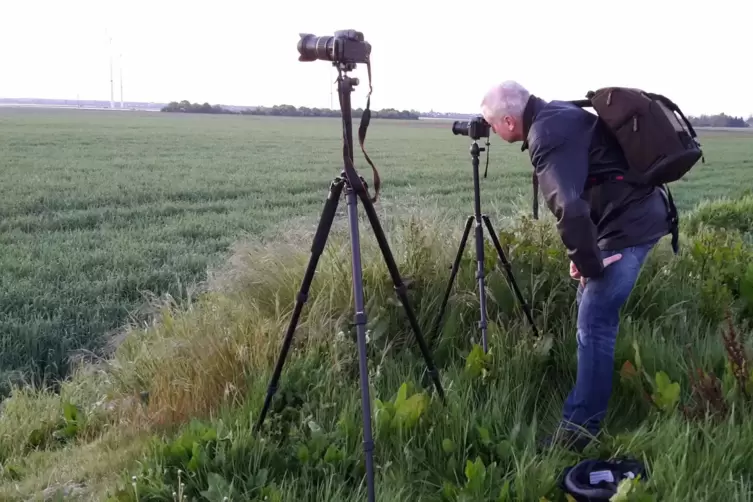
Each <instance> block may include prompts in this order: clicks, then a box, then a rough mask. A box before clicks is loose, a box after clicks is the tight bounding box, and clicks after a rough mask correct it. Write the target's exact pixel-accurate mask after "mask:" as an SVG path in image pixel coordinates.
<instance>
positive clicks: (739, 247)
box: [0, 209, 753, 501]
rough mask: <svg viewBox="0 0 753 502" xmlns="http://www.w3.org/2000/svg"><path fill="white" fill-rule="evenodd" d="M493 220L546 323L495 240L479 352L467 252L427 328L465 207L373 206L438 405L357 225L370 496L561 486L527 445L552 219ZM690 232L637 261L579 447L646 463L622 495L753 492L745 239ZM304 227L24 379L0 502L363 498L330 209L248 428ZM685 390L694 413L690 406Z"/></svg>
mask: <svg viewBox="0 0 753 502" xmlns="http://www.w3.org/2000/svg"><path fill="white" fill-rule="evenodd" d="M494 222H495V225H496V226H497V227H498V229H499V234H500V235H499V236H500V239H501V241H502V242H503V246H504V247H505V252H506V254H507V255H508V257H509V259H510V260H511V262H512V264H513V272H514V275H515V277H516V279H517V281H518V283H519V286H520V288H521V290H522V291H523V292H524V295H525V297H526V301H527V302H528V303H529V304H530V305H531V307H532V308H533V311H534V316H535V319H536V321H537V326H538V328H539V330H540V331H541V333H542V334H543V337H542V339H541V340H535V339H533V338H532V337H531V331H530V329H529V327H528V325H527V321H526V320H525V318H524V316H523V313H522V311H521V310H520V307H519V305H518V302H517V300H516V299H515V297H514V295H512V293H511V291H510V288H509V287H508V285H507V283H506V279H505V274H504V273H503V271H502V270H501V268H500V267H498V265H499V263H496V262H497V261H498V260H496V257H495V252H494V249H493V247H492V246H491V243H490V242H487V246H486V271H487V287H488V312H489V318H490V320H491V323H490V328H489V333H490V339H489V346H490V348H491V350H490V352H489V354H483V352H482V351H480V350H479V348H478V343H480V340H479V338H478V336H479V332H478V329H477V327H476V323H477V321H478V318H479V311H478V303H477V294H476V280H475V263H474V251H473V246H472V245H469V246H467V247H466V253H465V255H464V258H463V262H462V264H461V268H460V273H459V275H458V277H457V279H456V287H455V289H454V290H453V294H452V297H451V301H450V304H449V306H448V310H447V314H446V317H445V322H444V328H443V329H442V331H441V332H440V333H431V332H430V331H429V328H430V327H431V326H433V325H434V321H435V318H436V315H437V309H438V306H439V302H440V301H441V297H442V294H443V292H444V288H445V285H446V282H447V279H448V276H449V266H450V265H451V263H452V260H453V258H454V254H455V251H456V249H457V243H458V242H459V238H460V233H461V231H462V221H458V220H457V218H451V219H448V218H446V217H445V216H444V215H442V214H440V213H435V212H433V211H432V210H428V209H427V210H423V211H421V210H416V211H414V212H413V213H412V214H411V216H409V217H407V218H405V219H401V218H388V219H386V220H385V227H386V228H387V229H388V232H387V235H388V238H389V240H390V243H391V246H392V250H393V252H394V255H395V258H396V260H397V263H398V266H399V268H400V271H401V273H402V275H403V277H405V278H406V279H410V285H411V286H410V290H409V296H410V301H411V304H412V306H413V307H414V309H415V311H416V314H417V317H418V320H419V323H420V325H421V326H422V327H423V328H424V330H425V331H424V332H423V334H424V336H425V337H426V339H427V340H428V341H429V343H430V344H431V346H432V356H433V358H434V360H435V362H436V364H437V365H438V366H439V370H440V377H441V381H442V385H443V387H444V389H445V391H446V394H447V402H446V405H443V404H442V403H441V402H440V400H439V399H438V398H437V396H436V394H435V392H434V390H433V388H432V385H431V381H430V380H429V379H428V378H427V377H426V371H425V370H426V365H425V363H424V360H423V358H422V357H421V355H420V352H419V351H418V350H417V347H416V343H415V338H414V334H413V332H412V331H411V329H410V326H409V324H408V323H407V319H406V317H405V315H404V311H403V309H402V306H401V305H400V303H399V302H398V301H397V297H396V296H395V294H394V291H393V289H392V283H391V281H390V278H389V274H388V272H387V269H386V266H385V265H384V260H383V259H382V257H381V254H380V251H379V249H378V247H377V245H376V242H375V239H373V237H372V236H371V235H370V232H369V231H368V230H366V229H367V227H368V223H367V222H365V221H364V224H363V225H362V226H361V229H362V231H361V235H362V239H361V242H362V256H363V274H364V288H365V295H366V313H367V316H368V345H367V347H368V362H369V383H370V393H371V397H372V400H373V410H374V415H375V417H374V435H375V440H376V450H375V452H374V455H375V461H376V477H377V492H378V493H377V496H378V499H379V500H536V501H538V500H541V498H542V497H546V498H547V499H548V500H564V495H563V493H562V491H561V490H560V489H559V488H558V480H559V476H560V475H561V472H562V469H563V468H564V467H566V466H568V465H572V464H574V463H575V462H577V461H578V458H579V457H578V456H577V455H576V454H573V453H568V452H566V451H564V450H552V451H546V452H538V451H537V449H536V441H537V439H539V438H540V437H541V436H542V435H543V434H546V433H548V432H551V431H552V428H553V427H554V426H555V425H556V423H557V420H558V418H559V414H560V410H561V405H562V400H563V399H564V396H565V395H566V393H567V392H568V391H569V389H570V387H571V385H572V383H573V381H574V375H575V369H576V361H575V351H574V350H575V340H574V336H573V333H574V327H575V314H576V312H575V307H574V293H575V289H574V288H575V285H576V283H575V282H574V281H571V280H570V279H569V277H568V276H567V265H568V261H567V257H566V255H565V252H564V250H563V249H562V246H561V244H560V241H559V238H558V236H557V235H556V234H555V233H554V231H553V226H552V224H551V221H549V219H548V218H547V219H545V220H543V221H534V220H531V219H529V218H527V217H523V216H520V217H515V218H509V219H504V220H501V219H495V220H494ZM694 229H695V231H694V233H692V234H688V235H685V236H683V239H682V245H683V251H682V254H681V255H680V256H673V255H672V253H671V250H670V248H669V243H668V242H665V241H662V242H661V243H660V245H659V246H658V247H657V248H656V249H655V250H654V252H653V253H652V254H651V255H650V256H649V258H648V261H647V264H646V266H645V269H644V271H643V273H642V275H641V276H640V278H639V280H638V283H637V285H636V288H635V290H634V292H633V294H632V295H631V297H630V299H629V300H628V302H627V304H626V306H625V308H624V311H623V320H622V323H621V333H620V337H619V341H618V345H617V349H616V360H615V372H616V373H617V372H619V373H620V377H619V378H618V377H616V378H615V384H614V395H613V399H612V401H611V405H610V411H609V414H608V417H607V420H606V424H605V425H606V428H605V432H604V433H603V434H602V435H601V436H600V437H599V438H597V440H596V441H595V442H594V444H593V445H592V446H591V447H590V449H588V450H586V452H585V453H584V454H585V455H587V456H599V457H606V456H610V455H620V454H630V455H633V456H636V457H637V458H639V459H642V460H643V461H644V462H645V463H646V465H647V466H648V469H649V474H650V475H649V478H648V480H647V481H646V482H645V483H640V484H639V485H638V486H637V487H636V488H634V495H633V496H634V497H638V496H641V497H648V498H641V499H638V498H634V499H632V500H662V501H667V500H671V501H674V500H677V501H680V500H682V501H687V500H748V499H753V480H751V479H750V469H749V465H750V461H749V458H750V456H749V455H750V454H749V451H750V447H751V445H753V425H751V424H752V423H753V422H752V421H751V420H750V418H751V413H750V412H751V410H750V407H751V406H750V402H749V401H748V400H747V399H746V397H745V392H744V391H745V387H746V385H748V381H747V380H741V381H737V380H735V367H734V366H731V365H730V363H729V361H730V360H731V359H730V357H729V356H728V354H727V347H726V346H725V343H724V341H723V338H722V334H723V333H725V332H726V331H725V330H727V331H728V328H726V327H725V324H724V321H725V314H726V313H727V312H731V314H732V319H733V327H734V328H735V330H736V333H737V335H738V338H739V339H741V340H743V343H747V342H748V340H747V336H748V334H749V330H750V328H749V320H750V318H751V316H750V312H751V309H750V306H751V303H752V302H753V297H752V296H750V295H749V293H748V292H749V289H748V287H749V285H747V284H746V280H747V279H746V277H747V276H746V274H745V273H744V271H745V270H746V269H748V268H750V267H751V263H753V249H752V248H751V247H750V246H749V245H748V244H747V242H746V240H745V238H744V236H743V234H742V233H740V232H736V231H733V230H720V229H716V228H714V227H713V226H710V225H699V226H697V227H695V228H694ZM312 233H313V232H312V231H309V232H292V231H284V232H283V235H280V236H278V238H277V239H276V240H272V241H269V242H266V243H249V244H246V245H240V246H238V247H237V248H236V249H235V252H234V256H233V259H232V260H231V261H230V262H229V264H228V266H227V267H225V268H224V269H223V270H219V271H218V272H217V273H216V274H215V275H213V277H212V280H211V288H210V292H208V293H207V294H205V295H202V296H201V297H199V298H196V299H195V300H194V301H193V302H191V303H185V304H180V303H177V302H171V301H165V303H163V304H162V305H160V306H159V309H158V312H159V315H158V316H157V317H155V320H154V322H153V323H151V324H150V325H148V326H146V327H143V326H142V327H138V328H134V329H132V330H131V331H130V332H129V333H128V336H126V337H125V338H124V339H123V341H122V343H121V344H120V346H119V347H118V348H117V350H116V352H115V353H114V355H113V357H112V358H111V359H108V360H103V361H99V362H98V363H97V364H93V365H92V364H89V365H87V366H85V367H82V368H80V369H79V370H78V372H77V373H76V374H75V375H74V376H73V378H72V379H71V380H70V381H68V382H66V383H65V384H64V385H63V386H62V388H61V390H60V393H59V394H54V393H51V392H47V391H44V390H43V389H39V390H29V389H25V390H20V389H19V390H17V391H15V392H14V394H13V396H12V397H11V398H10V399H8V400H7V401H6V402H5V404H4V409H3V412H2V416H1V417H0V461H2V463H3V466H4V467H3V471H2V474H1V475H0V479H2V482H3V484H2V485H0V498H3V499H4V500H26V499H27V496H28V495H29V494H31V493H39V492H41V491H42V490H45V489H47V490H48V495H50V494H52V493H54V492H55V491H57V492H58V493H63V492H66V491H67V492H68V493H75V494H76V496H77V497H78V498H80V499H82V500H106V499H107V498H108V497H110V499H109V500H120V501H125V500H176V499H177V497H180V496H184V497H185V498H183V499H182V500H205V499H206V500H218V501H220V500H224V498H223V497H226V496H227V497H229V498H228V499H229V500H300V501H304V500H335V501H337V500H360V499H363V498H365V486H364V484H365V480H364V464H363V449H362V448H363V447H362V444H361V441H362V432H361V406H360V403H361V401H360V391H359V374H358V366H357V358H358V350H357V347H356V344H355V332H354V330H353V329H352V327H351V326H350V323H351V321H352V319H353V293H352V285H351V275H350V247H349V241H348V235H347V227H346V226H345V225H344V223H343V222H341V221H338V223H337V224H336V225H335V226H334V227H333V231H332V234H331V236H330V240H329V242H328V243H327V246H326V250H325V254H324V255H323V256H322V258H321V260H320V263H319V266H318V268H317V273H316V275H315V277H314V281H313V283H312V286H311V292H310V297H309V300H308V303H307V304H306V306H305V308H304V311H303V315H302V318H301V321H300V324H299V327H298V330H297V331H296V334H295V338H294V347H293V350H292V351H291V353H290V355H289V357H288V359H287V362H286V365H285V367H284V370H283V374H282V378H281V381H280V389H279V390H278V391H277V393H276V398H275V400H274V401H273V406H272V409H271V411H270V414H269V415H268V417H267V419H266V420H265V423H264V429H263V431H262V432H261V434H260V435H257V434H255V433H253V431H252V430H251V428H252V426H253V424H254V423H255V421H256V419H257V417H258V413H259V411H260V409H261V405H262V402H263V399H264V396H265V394H266V390H267V384H268V382H269V377H270V375H271V370H272V367H273V365H274V363H275V361H276V359H277V357H278V353H279V348H280V343H281V341H282V334H283V333H284V331H285V328H286V326H287V324H288V322H289V320H290V316H291V313H292V307H293V300H294V298H295V296H296V294H297V292H298V288H299V287H300V284H301V280H302V277H303V271H304V269H305V265H306V262H307V260H308V258H309V254H308V250H309V248H310V244H311V239H312ZM471 239H472V237H471ZM470 243H471V244H472V240H471V241H470ZM495 266H496V267H495ZM626 361H629V362H630V363H629V364H628V365H625V362H626ZM626 368H627V369H626ZM630 368H634V370H633V371H628V370H629V369H630ZM698 368H701V369H702V370H703V371H705V372H713V373H714V374H715V375H717V376H718V377H719V378H720V384H721V385H722V390H723V394H722V401H721V402H716V401H714V400H713V399H710V398H708V399H706V400H703V399H701V398H702V393H701V392H700V391H702V390H704V389H705V387H702V386H700V385H699V384H697V383H696V384H692V382H693V381H692V380H691V375H695V372H696V370H697V369H698ZM659 372H664V373H665V374H666V375H667V377H668V378H669V379H670V381H672V382H677V383H678V384H679V387H680V394H679V400H678V401H677V402H675V401H672V400H671V399H669V404H668V405H666V406H665V404H666V403H665V401H667V399H664V401H662V400H660V399H659V398H667V396H669V395H670V394H671V392H670V391H668V390H667V389H666V388H664V387H662V386H661V385H660V380H659V379H657V378H656V375H657V373H659ZM631 375H636V376H631ZM752 381H753V380H752ZM751 387H752V388H753V384H752V385H751ZM652 395H653V396H654V397H653V398H652V397H651V396H652ZM699 396H701V397H699ZM699 399H700V401H699ZM693 403H696V404H697V405H698V403H700V405H699V406H700V408H698V409H700V410H701V413H700V414H698V413H695V414H693V413H690V412H689V411H688V410H689V409H690V407H691V406H692V405H693ZM722 405H724V406H722ZM61 464H65V466H66V467H65V468H60V467H59V466H60V465H61ZM55 466H58V467H55ZM202 497H204V498H202ZM651 497H653V498H651Z"/></svg>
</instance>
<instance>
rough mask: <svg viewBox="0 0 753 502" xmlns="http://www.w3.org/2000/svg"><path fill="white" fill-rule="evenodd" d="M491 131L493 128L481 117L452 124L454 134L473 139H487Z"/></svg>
mask: <svg viewBox="0 0 753 502" xmlns="http://www.w3.org/2000/svg"><path fill="white" fill-rule="evenodd" d="M490 131H491V126H490V125H489V123H488V122H487V121H486V120H484V117H482V116H480V115H479V116H478V117H474V118H472V119H471V120H456V121H455V122H453V123H452V133H453V134H455V135H458V134H462V135H463V136H470V137H471V138H473V139H479V138H487V137H489V132H490Z"/></svg>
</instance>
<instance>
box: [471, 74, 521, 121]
mask: <svg viewBox="0 0 753 502" xmlns="http://www.w3.org/2000/svg"><path fill="white" fill-rule="evenodd" d="M530 96H531V93H530V92H528V90H527V89H526V88H525V87H523V86H522V85H520V84H519V83H517V82H515V81H514V80H506V81H504V82H502V83H501V84H497V85H495V86H494V87H492V88H491V89H489V90H488V91H487V92H486V94H485V95H484V99H483V100H482V101H481V113H482V115H483V116H484V117H485V118H486V119H487V120H489V119H501V118H502V117H504V116H505V115H510V116H512V117H515V118H520V117H522V116H523V110H524V109H525V107H526V103H527V102H528V98H529V97H530Z"/></svg>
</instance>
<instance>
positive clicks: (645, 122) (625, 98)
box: [533, 87, 703, 252]
mask: <svg viewBox="0 0 753 502" xmlns="http://www.w3.org/2000/svg"><path fill="white" fill-rule="evenodd" d="M586 98H587V99H585V100H579V101H571V103H573V104H575V105H577V106H579V107H581V108H586V107H588V108H593V110H594V111H595V112H596V115H597V116H598V117H599V119H600V121H601V122H602V123H603V124H604V125H605V126H606V128H607V129H608V130H609V131H610V132H611V133H612V134H613V135H614V137H615V139H616V140H617V143H618V144H619V145H620V147H621V149H622V151H623V154H624V155H625V160H626V162H627V164H628V170H627V172H626V173H624V175H623V176H622V178H621V179H624V181H626V182H628V183H634V184H639V185H655V186H660V187H663V193H664V194H665V197H666V199H667V204H668V207H669V219H670V224H671V225H672V247H673V248H674V250H675V252H677V232H678V230H677V208H676V207H675V204H674V201H673V200H672V194H671V192H670V191H669V187H668V186H666V185H667V184H668V183H672V182H674V181H677V180H679V179H680V178H682V177H683V176H684V175H685V174H687V173H688V171H690V169H691V168H692V167H693V166H694V165H695V164H696V163H697V162H698V160H699V159H701V160H702V161H703V152H702V150H701V145H700V143H699V142H698V140H697V135H696V132H695V129H693V126H692V125H691V123H690V121H689V120H688V119H687V118H686V117H685V114H684V113H682V110H680V108H679V107H678V106H677V105H676V104H675V103H674V102H673V101H672V100H670V99H669V98H667V97H665V96H662V95H660V94H654V93H650V92H646V91H643V90H641V89H635V88H630V87H603V88H600V89H597V90H596V91H589V92H588V93H587V94H586ZM678 115H679V117H678ZM533 190H534V217H537V212H538V211H537V209H538V204H537V202H538V186H537V183H536V179H535V175H534V184H533Z"/></svg>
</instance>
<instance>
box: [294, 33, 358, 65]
mask: <svg viewBox="0 0 753 502" xmlns="http://www.w3.org/2000/svg"><path fill="white" fill-rule="evenodd" d="M299 35H300V37H301V39H300V40H299V41H298V52H299V53H300V57H299V58H298V61H316V60H321V61H332V62H333V63H344V64H347V65H354V64H357V63H368V62H369V55H371V44H369V43H368V42H366V41H365V40H364V38H363V33H361V32H360V31H356V30H340V31H336V32H335V35H334V36H327V37H317V36H316V35H312V34H311V33H300V34H299Z"/></svg>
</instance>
